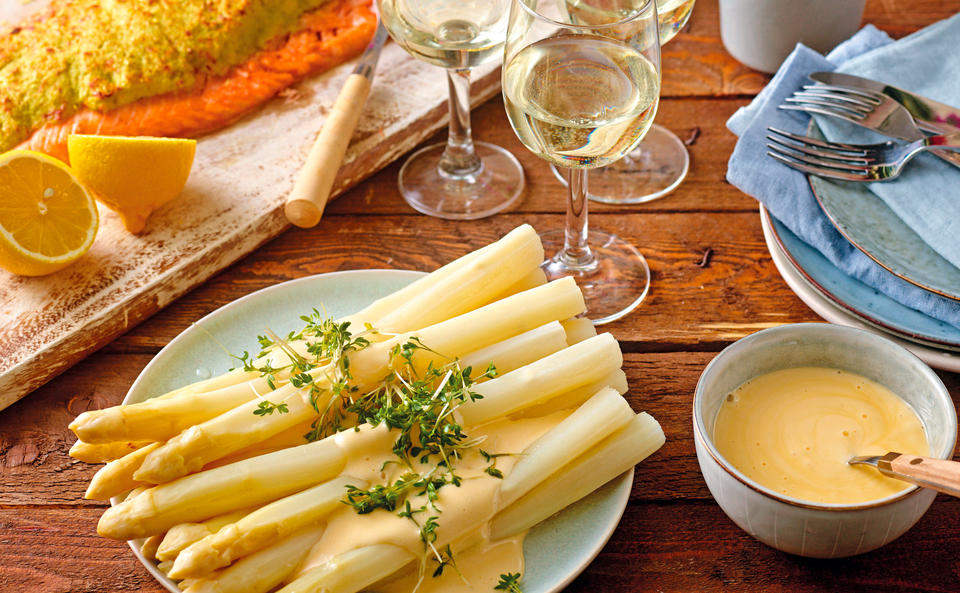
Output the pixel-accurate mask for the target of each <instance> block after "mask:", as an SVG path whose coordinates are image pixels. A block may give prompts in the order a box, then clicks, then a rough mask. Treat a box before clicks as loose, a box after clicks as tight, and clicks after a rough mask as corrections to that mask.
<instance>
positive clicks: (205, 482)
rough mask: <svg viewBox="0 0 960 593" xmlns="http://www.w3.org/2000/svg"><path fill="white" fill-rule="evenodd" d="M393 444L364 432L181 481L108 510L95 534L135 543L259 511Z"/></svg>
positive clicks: (382, 432)
mask: <svg viewBox="0 0 960 593" xmlns="http://www.w3.org/2000/svg"><path fill="white" fill-rule="evenodd" d="M393 439H394V435H392V434H390V432H389V431H388V430H387V427H386V425H381V426H379V427H376V428H372V427H370V426H366V427H361V429H360V430H357V431H353V430H347V431H344V432H340V433H337V434H335V435H333V436H331V437H329V438H326V439H323V440H321V441H317V442H315V443H310V444H308V445H302V446H300V447H291V448H289V449H284V450H282V451H276V452H274V453H268V454H266V455H260V456H258V457H253V458H250V459H247V460H244V461H238V462H237V463H232V464H230V465H225V466H223V467H218V468H215V469H211V470H207V471H203V472H200V473H197V474H193V475H190V476H186V477H183V478H181V479H179V480H175V481H173V482H170V483H168V484H161V485H160V486H156V487H154V488H150V489H148V490H146V491H145V492H143V493H142V494H140V495H139V496H137V497H136V498H134V499H133V500H131V501H124V502H122V503H120V504H118V505H116V506H113V507H110V508H109V509H107V510H106V511H105V512H104V513H103V515H102V516H101V517H100V522H99V524H98V525H97V532H98V533H100V535H103V536H105V537H109V538H112V539H136V538H140V537H148V536H151V535H154V534H156V533H162V532H164V531H167V530H168V529H170V528H171V527H173V526H174V525H178V524H180V523H187V522H197V521H203V520H205V519H209V518H211V517H215V516H217V515H222V514H224V513H229V512H231V511H234V510H238V509H242V508H244V507H250V506H260V505H263V504H265V503H268V502H271V501H274V500H277V499H278V498H282V497H284V496H288V495H290V494H293V493H294V492H299V491H300V490H303V489H305V488H308V487H310V486H314V485H316V484H319V483H322V482H325V481H326V480H329V479H331V478H333V477H335V476H337V475H338V474H339V473H340V471H341V470H342V469H343V467H344V466H345V465H346V463H347V458H348V455H350V454H351V452H352V451H358V452H360V453H362V452H363V451H365V450H370V448H372V449H373V450H383V449H389V448H390V447H391V446H392V445H393Z"/></svg>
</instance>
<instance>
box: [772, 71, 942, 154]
mask: <svg viewBox="0 0 960 593" xmlns="http://www.w3.org/2000/svg"><path fill="white" fill-rule="evenodd" d="M785 101H786V102H785V103H784V104H782V105H780V109H784V110H789V111H803V112H805V113H816V114H820V115H829V116H832V117H837V118H840V119H842V120H845V121H848V122H850V123H853V124H856V125H858V126H862V127H864V128H867V129H869V130H873V131H875V132H879V133H881V134H883V135H885V136H890V137H891V138H899V139H900V140H907V141H909V142H913V141H915V140H920V139H922V138H924V137H925V134H924V133H923V132H922V131H921V130H920V128H919V127H917V122H916V121H914V119H913V116H912V115H910V112H909V111H907V108H906V107H904V106H903V105H901V104H900V103H898V102H897V101H896V100H894V99H893V98H891V97H888V96H887V95H885V94H883V93H878V92H874V91H868V90H862V89H853V88H849V87H844V86H835V85H828V84H815V85H804V87H803V90H801V91H796V92H795V93H794V94H793V96H792V97H788V98H787V99H786V100H785ZM934 154H936V156H938V157H940V158H942V159H944V160H945V161H947V162H949V163H950V164H952V165H954V166H957V167H960V155H957V154H950V153H944V152H934Z"/></svg>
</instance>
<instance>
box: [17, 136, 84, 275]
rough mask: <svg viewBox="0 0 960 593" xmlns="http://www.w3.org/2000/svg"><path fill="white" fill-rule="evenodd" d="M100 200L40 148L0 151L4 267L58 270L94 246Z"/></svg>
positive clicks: (41, 272)
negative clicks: (0, 153) (95, 199)
mask: <svg viewBox="0 0 960 593" xmlns="http://www.w3.org/2000/svg"><path fill="white" fill-rule="evenodd" d="M99 222H100V219H99V216H98V214H97V204H96V202H94V199H93V196H92V194H91V193H90V192H88V191H87V189H86V188H85V187H84V186H83V184H82V183H81V182H80V181H78V180H77V178H76V177H75V176H74V174H73V172H72V171H71V170H70V168H69V167H67V166H66V165H64V164H63V163H62V162H60V161H58V160H57V159H54V158H52V157H49V156H47V155H45V154H41V153H39V152H33V151H29V150H12V151H10V152H7V153H5V154H2V155H0V267H3V268H5V269H7V270H9V271H11V272H13V273H15V274H21V275H24V276H43V275H45V274H50V273H52V272H56V271H57V270H59V269H61V268H63V267H64V266H67V265H68V264H70V263H71V262H73V261H75V260H76V259H78V258H79V257H80V256H82V255H83V254H84V253H86V252H87V251H89V250H90V246H91V245H93V240H94V238H95V237H96V236H97V226H98V224H99Z"/></svg>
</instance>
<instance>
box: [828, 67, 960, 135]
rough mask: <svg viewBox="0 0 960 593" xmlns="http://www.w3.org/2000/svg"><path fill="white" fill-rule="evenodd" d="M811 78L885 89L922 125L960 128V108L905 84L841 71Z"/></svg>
mask: <svg viewBox="0 0 960 593" xmlns="http://www.w3.org/2000/svg"><path fill="white" fill-rule="evenodd" d="M810 78H812V79H813V80H815V81H817V82H822V83H824V84H832V85H838V86H847V87H851V88H855V89H861V90H865V91H873V92H877V93H883V94H884V95H886V96H888V97H890V98H891V99H893V100H894V101H896V102H897V103H900V104H901V105H903V106H904V107H906V108H907V111H909V112H910V115H912V116H913V119H914V120H916V122H917V125H918V126H919V127H920V129H922V130H924V131H926V132H932V133H934V134H949V133H951V132H956V131H957V130H960V108H957V107H951V106H950V105H947V104H945V103H940V102H939V101H934V100H933V99H928V98H926V97H923V96H921V95H917V94H915V93H911V92H910V91H905V90H903V89H901V88H897V87H895V86H892V85H889V84H885V83H882V82H877V81H875V80H870V79H869V78H862V77H860V76H854V75H852V74H841V73H839V72H814V73H813V74H811V75H810Z"/></svg>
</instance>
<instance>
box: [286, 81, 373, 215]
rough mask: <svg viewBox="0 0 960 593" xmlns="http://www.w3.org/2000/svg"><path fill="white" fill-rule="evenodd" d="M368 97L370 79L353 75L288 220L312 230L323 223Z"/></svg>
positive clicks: (301, 178) (291, 199) (290, 200)
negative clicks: (334, 184)
mask: <svg viewBox="0 0 960 593" xmlns="http://www.w3.org/2000/svg"><path fill="white" fill-rule="evenodd" d="M369 94H370V79H369V78H367V77H366V76H363V75H362V74H351V75H350V76H349V77H348V78H347V81H346V83H344V85H343V89H341V90H340V94H339V95H337V100H336V101H335V102H334V104H333V109H331V110H330V114H329V115H328V116H327V120H326V121H325V122H323V127H322V128H321V129H320V133H319V134H318V135H317V140H316V142H314V143H313V147H312V148H311V149H310V154H309V155H308V156H307V162H306V163H304V165H303V168H302V169H300V174H299V175H298V176H297V181H296V183H294V185H293V191H292V192H290V195H289V196H288V197H287V203H286V205H285V206H284V208H283V211H284V213H285V214H286V215H287V219H288V220H289V221H290V222H292V223H293V224H295V225H297V226H298V227H303V228H309V227H312V226H315V225H316V224H317V223H318V222H320V217H321V216H322V215H323V209H324V207H325V206H326V205H327V198H329V197H330V188H331V187H333V180H334V178H335V177H336V176H337V171H338V170H339V169H340V163H341V162H343V155H344V154H345V153H346V152H347V146H348V145H349V144H350V137H351V136H352V135H353V130H354V128H356V127H357V121H358V120H359V119H360V112H361V111H363V106H364V104H365V103H366V102H367V95H369Z"/></svg>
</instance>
